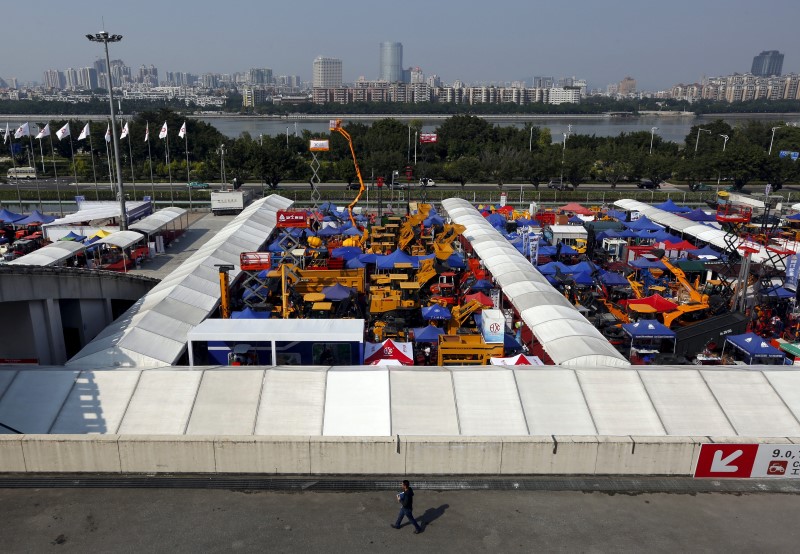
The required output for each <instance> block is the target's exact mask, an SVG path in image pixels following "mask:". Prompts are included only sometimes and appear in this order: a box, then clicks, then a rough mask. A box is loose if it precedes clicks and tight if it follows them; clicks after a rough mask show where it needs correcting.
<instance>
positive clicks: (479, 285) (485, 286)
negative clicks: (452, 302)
mask: <svg viewBox="0 0 800 554" xmlns="http://www.w3.org/2000/svg"><path fill="white" fill-rule="evenodd" d="M493 288H494V285H493V284H492V283H491V281H487V280H486V279H479V280H477V281H475V283H474V284H473V285H472V286H471V287H470V288H469V290H470V292H471V291H473V290H489V289H493Z"/></svg>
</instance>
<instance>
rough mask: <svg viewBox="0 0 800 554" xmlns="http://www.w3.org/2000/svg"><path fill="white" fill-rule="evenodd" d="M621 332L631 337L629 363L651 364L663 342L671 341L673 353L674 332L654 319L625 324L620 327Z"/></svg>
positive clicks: (660, 349)
mask: <svg viewBox="0 0 800 554" xmlns="http://www.w3.org/2000/svg"><path fill="white" fill-rule="evenodd" d="M622 332H623V333H625V334H626V335H628V336H629V337H631V351H630V356H629V358H630V360H631V362H634V361H635V360H640V361H641V363H645V364H647V363H651V362H652V361H653V359H654V358H655V355H656V354H658V353H660V352H661V351H662V348H663V341H664V340H671V341H672V352H673V353H674V352H675V331H673V330H671V329H670V328H669V327H667V326H666V325H664V324H663V323H661V322H660V321H656V320H655V319H643V320H639V321H637V322H636V323H626V324H624V325H623V326H622Z"/></svg>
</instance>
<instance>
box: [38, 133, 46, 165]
mask: <svg viewBox="0 0 800 554" xmlns="http://www.w3.org/2000/svg"><path fill="white" fill-rule="evenodd" d="M41 131H42V130H41V129H39V132H40V133H41ZM39 154H41V155H42V175H44V174H45V171H47V170H46V169H45V167H44V150H43V149H42V139H41V138H40V139H39Z"/></svg>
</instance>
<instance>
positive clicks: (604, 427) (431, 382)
mask: <svg viewBox="0 0 800 554" xmlns="http://www.w3.org/2000/svg"><path fill="white" fill-rule="evenodd" d="M770 367H774V366H760V367H759V366H753V367H748V368H746V369H739V368H728V367H720V368H715V369H695V368H691V367H686V366H661V367H648V368H644V367H638V368H637V369H633V368H630V367H629V368H614V369H598V368H582V369H574V368H566V367H552V366H551V367H546V366H524V367H514V368H511V367H503V366H486V367H481V368H474V367H470V368H446V367H445V368H442V367H425V368H391V369H389V368H385V367H380V366H377V367H371V368H366V367H334V368H328V367H309V366H283V367H281V366H278V367H270V368H246V369H245V368H242V369H231V368H224V369H223V368H209V369H204V370H189V369H183V370H174V369H167V370H161V369H151V370H144V371H142V370H105V371H91V370H84V371H80V370H75V371H71V370H64V369H61V370H30V369H20V370H17V371H14V370H0V421H3V423H4V424H6V425H8V426H10V427H12V428H13V429H16V430H18V431H20V432H22V433H26V434H39V433H42V434H47V433H52V434H95V433H99V434H109V435H113V434H121V435H218V436H233V435H259V436H270V435H271V436H276V435H281V436H285V435H293V436H332V437H342V436H355V437H358V436H373V437H375V436H394V435H424V436H436V435H438V436H459V435H461V436H489V437H502V436H548V437H549V436H551V435H556V436H558V435H573V436H574V435H579V436H634V437H636V436H680V437H686V436H721V437H735V436H743V437H764V438H767V437H786V436H789V437H796V436H800V422H799V421H798V415H800V392H799V391H800V371H797V370H793V369H782V370H773V369H770ZM0 432H6V433H8V432H9V431H8V430H5V431H3V430H2V429H0Z"/></svg>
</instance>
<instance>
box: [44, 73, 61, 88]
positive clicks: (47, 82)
mask: <svg viewBox="0 0 800 554" xmlns="http://www.w3.org/2000/svg"><path fill="white" fill-rule="evenodd" d="M64 81H65V79H64V74H63V73H61V72H60V71H59V70H57V69H48V70H47V71H45V72H44V86H45V88H50V89H62V88H64Z"/></svg>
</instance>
